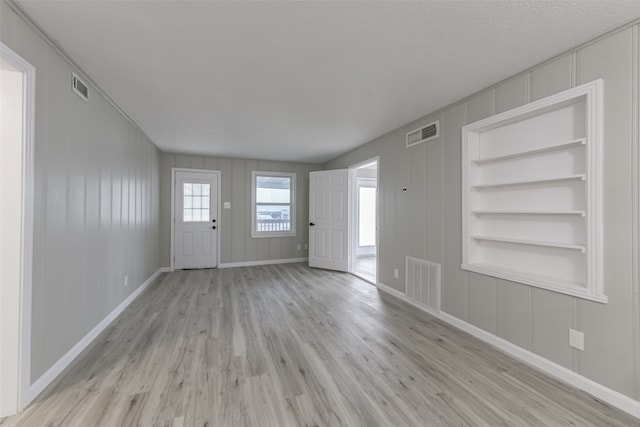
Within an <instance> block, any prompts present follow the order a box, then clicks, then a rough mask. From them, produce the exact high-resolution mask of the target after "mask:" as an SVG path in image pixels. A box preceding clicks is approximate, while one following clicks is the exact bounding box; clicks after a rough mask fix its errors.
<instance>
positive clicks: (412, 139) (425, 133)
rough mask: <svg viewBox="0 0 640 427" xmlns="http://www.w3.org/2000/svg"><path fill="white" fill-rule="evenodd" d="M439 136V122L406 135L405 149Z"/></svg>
mask: <svg viewBox="0 0 640 427" xmlns="http://www.w3.org/2000/svg"><path fill="white" fill-rule="evenodd" d="M439 136H440V120H436V121H435V122H433V123H430V124H428V125H426V126H423V127H421V128H419V129H416V130H412V131H411V132H409V133H407V147H413V146H414V145H418V144H422V143H423V142H426V141H430V140H432V139H435V138H437V137H439Z"/></svg>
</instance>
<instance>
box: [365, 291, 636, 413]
mask: <svg viewBox="0 0 640 427" xmlns="http://www.w3.org/2000/svg"><path fill="white" fill-rule="evenodd" d="M377 288H378V289H379V290H381V291H382V292H385V293H387V294H389V295H392V296H394V297H396V298H399V299H401V300H403V301H404V302H406V303H408V304H410V305H412V306H414V307H416V308H418V309H420V310H423V311H424V312H426V313H428V314H431V315H432V316H434V317H437V318H438V319H440V320H442V321H444V322H446V323H448V324H449V325H451V326H454V327H456V328H458V329H460V330H462V331H464V332H467V333H468V334H471V335H473V336H474V337H476V338H478V339H480V340H482V341H484V342H486V343H488V344H490V345H492V346H494V347H496V348H498V349H500V350H502V351H503V352H505V353H507V354H509V355H510V356H513V357H515V358H516V359H518V360H520V361H522V362H524V363H526V364H528V365H530V366H533V367H535V368H537V369H540V370H541V371H543V372H546V373H547V374H549V375H551V376H553V377H555V378H557V379H559V380H561V381H564V382H566V383H568V384H570V385H572V386H574V387H576V388H579V389H580V390H583V391H585V392H587V393H589V394H591V395H592V396H594V397H597V398H598V399H600V400H602V401H604V402H606V403H608V404H610V405H612V406H615V407H616V408H618V409H621V410H623V411H625V412H627V413H629V414H631V415H633V416H634V417H637V418H640V402H639V401H637V400H635V399H632V398H630V397H629V396H626V395H624V394H622V393H620V392H617V391H615V390H612V389H610V388H608V387H605V386H603V385H602V384H600V383H597V382H595V381H593V380H590V379H589V378H587V377H585V376H582V375H580V374H578V373H576V372H573V371H572V370H570V369H567V368H565V367H564V366H561V365H558V364H557V363H555V362H552V361H550V360H549V359H545V358H544V357H542V356H539V355H537V354H535V353H532V352H531V351H529V350H526V349H524V348H522V347H518V346H517V345H515V344H513V343H511V342H509V341H507V340H505V339H503V338H500V337H498V336H496V335H493V334H492V333H490V332H487V331H485V330H483V329H480V328H478V327H477V326H474V325H472V324H470V323H467V322H465V321H464V320H460V319H458V318H457V317H454V316H452V315H450V314H447V313H445V312H443V311H435V310H432V309H430V308H429V307H426V306H424V305H422V304H418V303H416V302H414V301H412V300H410V299H409V298H407V296H406V295H405V294H403V293H402V292H400V291H398V290H396V289H394V288H392V287H390V286H387V285H385V284H383V283H380V282H378V284H377Z"/></svg>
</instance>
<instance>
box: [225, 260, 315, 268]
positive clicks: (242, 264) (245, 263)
mask: <svg viewBox="0 0 640 427" xmlns="http://www.w3.org/2000/svg"><path fill="white" fill-rule="evenodd" d="M308 260H309V258H285V259H267V260H263V261H243V262H226V263H222V262H221V263H220V264H218V268H232V267H252V266H254V265H269V264H289V263H292V262H305V261H308Z"/></svg>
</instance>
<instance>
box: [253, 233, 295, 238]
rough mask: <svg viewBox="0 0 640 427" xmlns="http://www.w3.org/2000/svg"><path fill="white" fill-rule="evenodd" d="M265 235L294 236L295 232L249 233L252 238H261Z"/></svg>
mask: <svg viewBox="0 0 640 427" xmlns="http://www.w3.org/2000/svg"><path fill="white" fill-rule="evenodd" d="M265 237H296V233H295V232H293V233H277V232H276V233H251V238H252V239H262V238H265Z"/></svg>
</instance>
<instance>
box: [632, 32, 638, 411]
mask: <svg viewBox="0 0 640 427" xmlns="http://www.w3.org/2000/svg"><path fill="white" fill-rule="evenodd" d="M632 56H633V77H632V86H633V88H634V91H633V94H634V96H635V99H634V103H633V106H632V109H631V111H632V115H631V117H632V118H633V130H632V138H633V141H632V146H631V156H630V158H631V162H632V177H633V178H632V187H633V190H632V191H633V195H632V196H633V206H632V210H633V211H632V225H631V230H632V239H633V242H632V250H631V259H632V260H633V262H634V265H633V267H632V268H633V271H632V280H633V294H634V298H633V304H634V306H633V325H634V351H635V355H634V356H635V357H634V369H635V382H634V387H635V389H634V397H635V398H636V399H638V400H640V289H639V288H640V24H639V25H636V26H635V27H633V47H632Z"/></svg>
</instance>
